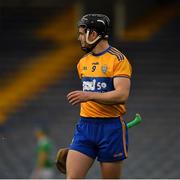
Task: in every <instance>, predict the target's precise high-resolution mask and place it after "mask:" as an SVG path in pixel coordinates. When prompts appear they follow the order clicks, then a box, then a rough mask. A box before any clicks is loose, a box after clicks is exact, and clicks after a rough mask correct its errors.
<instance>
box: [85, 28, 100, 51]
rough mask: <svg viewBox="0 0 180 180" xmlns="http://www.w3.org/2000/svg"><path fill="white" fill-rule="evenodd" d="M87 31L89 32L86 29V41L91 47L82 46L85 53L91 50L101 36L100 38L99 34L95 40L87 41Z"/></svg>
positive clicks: (88, 31)
mask: <svg viewBox="0 0 180 180" xmlns="http://www.w3.org/2000/svg"><path fill="white" fill-rule="evenodd" d="M89 33H90V30H89V29H88V30H87V33H86V43H87V44H89V45H91V47H82V50H83V51H85V52H86V53H89V52H91V51H92V50H93V49H94V48H95V47H96V45H97V44H98V43H99V42H100V41H101V38H102V36H101V35H99V36H98V37H97V38H96V39H95V40H93V41H89V40H88V38H89Z"/></svg>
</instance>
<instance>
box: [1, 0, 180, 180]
mask: <svg viewBox="0 0 180 180" xmlns="http://www.w3.org/2000/svg"><path fill="white" fill-rule="evenodd" d="M179 7H180V6H179V1H178V0H176V1H175V0H171V1H167V0H138V1H134V0H106V1H96V0H91V1H88V0H79V1H78V0H74V1H72V0H68V1H65V0H0V178H3V179H5V178H30V176H31V173H32V170H33V169H34V166H35V161H36V156H35V146H36V139H35V136H34V128H36V127H37V126H39V125H40V126H41V125H43V126H46V128H48V131H49V137H50V138H51V139H52V141H53V143H54V153H56V152H57V150H58V149H59V148H63V147H67V146H68V145H69V144H70V142H71V139H72V135H73V132H74V128H75V124H76V122H77V121H78V118H79V107H78V106H75V107H72V106H71V105H69V104H68V102H67V100H66V95H67V93H68V92H70V91H72V90H76V89H80V88H81V84H80V80H79V79H78V76H77V72H76V64H77V62H78V60H79V58H80V57H81V56H82V55H83V52H82V51H81V50H80V47H79V44H78V42H77V27H76V23H77V20H78V19H79V18H80V17H81V16H82V15H84V14H87V13H104V14H106V15H108V16H109V17H110V18H111V22H112V29H111V37H110V44H111V45H112V46H115V47H116V48H118V49H119V50H120V51H121V52H122V53H124V54H125V55H126V56H127V57H128V59H129V61H130V63H131V64H132V66H133V76H132V88H131V94H130V97H129V100H128V103H127V108H128V112H127V114H126V115H125V116H124V119H125V120H126V121H127V122H128V121H130V120H131V119H132V118H133V117H134V116H135V114H136V113H137V112H138V113H140V114H141V116H142V118H143V122H142V123H141V124H140V125H139V126H137V127H134V128H132V129H130V130H129V158H128V159H127V160H125V161H124V168H123V176H122V177H123V178H131V179H133V178H147V179H148V178H163V179H165V178H180V155H179V151H180V141H179V140H178V138H179V135H180V83H179V81H180V70H179V67H180V45H179V42H180V35H179V32H180V16H179V12H180V8H179ZM54 170H55V176H54V178H65V176H64V175H62V174H60V173H59V172H58V171H57V170H56V168H55V167H54ZM87 178H100V172H99V165H98V163H95V164H94V165H93V167H92V168H91V170H90V171H89V173H88V175H87Z"/></svg>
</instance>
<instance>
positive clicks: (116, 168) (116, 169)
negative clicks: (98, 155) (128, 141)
mask: <svg viewBox="0 0 180 180" xmlns="http://www.w3.org/2000/svg"><path fill="white" fill-rule="evenodd" d="M100 165H101V175H102V179H120V177H121V169H122V161H117V162H104V163H100Z"/></svg>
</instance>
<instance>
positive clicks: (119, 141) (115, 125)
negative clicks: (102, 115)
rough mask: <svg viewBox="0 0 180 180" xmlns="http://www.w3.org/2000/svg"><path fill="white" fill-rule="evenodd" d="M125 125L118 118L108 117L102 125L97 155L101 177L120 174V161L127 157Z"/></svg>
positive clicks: (112, 176) (111, 176)
mask: <svg viewBox="0 0 180 180" xmlns="http://www.w3.org/2000/svg"><path fill="white" fill-rule="evenodd" d="M126 129H127V128H126V125H125V123H124V122H123V121H119V119H118V118H117V119H116V118H114V119H109V123H108V121H105V122H104V126H102V130H103V131H102V132H105V133H102V134H101V138H100V139H101V141H100V142H101V143H100V145H99V147H98V148H99V152H98V155H97V159H98V161H100V165H101V173H102V178H109V179H116V178H120V176H121V168H122V161H123V160H124V159H126V158H127V148H128V139H127V138H128V137H127V136H128V134H127V131H126Z"/></svg>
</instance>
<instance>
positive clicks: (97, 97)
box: [90, 77, 131, 104]
mask: <svg viewBox="0 0 180 180" xmlns="http://www.w3.org/2000/svg"><path fill="white" fill-rule="evenodd" d="M113 82H114V88H115V90H113V91H109V92H106V93H92V94H91V97H90V99H91V101H95V102H98V103H102V104H124V103H125V102H126V101H127V99H128V97H129V91H130V84H131V82H130V79H129V78H124V77H116V78H114V81H113Z"/></svg>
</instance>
